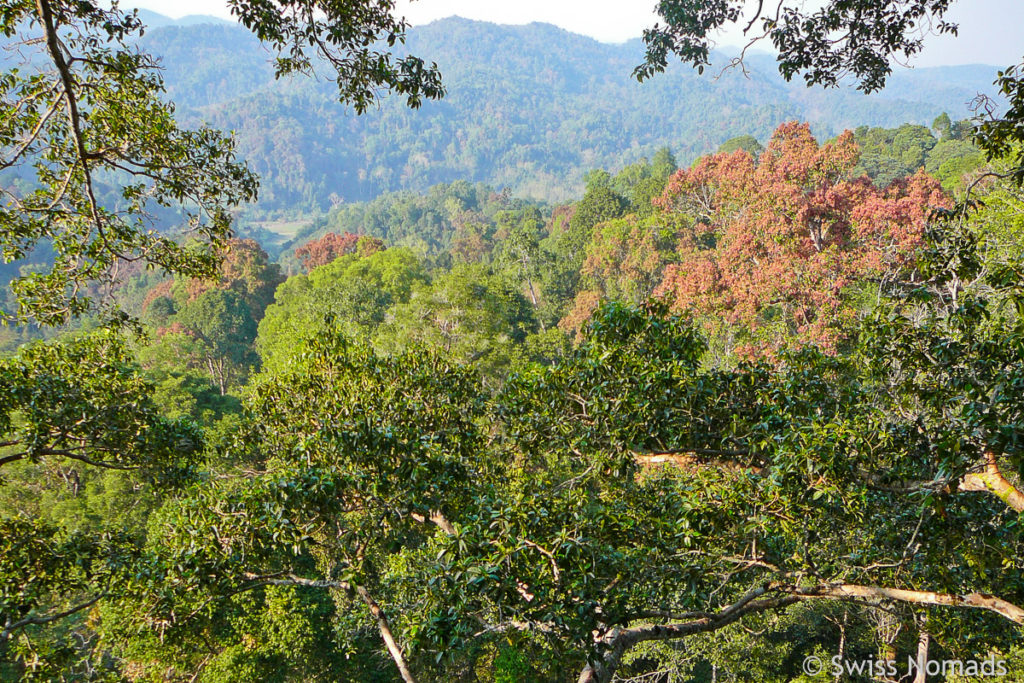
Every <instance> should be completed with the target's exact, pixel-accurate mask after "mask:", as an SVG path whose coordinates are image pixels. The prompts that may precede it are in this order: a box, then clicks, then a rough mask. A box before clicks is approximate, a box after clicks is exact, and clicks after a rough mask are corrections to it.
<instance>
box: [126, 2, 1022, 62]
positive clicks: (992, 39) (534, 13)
mask: <svg viewBox="0 0 1024 683" xmlns="http://www.w3.org/2000/svg"><path fill="white" fill-rule="evenodd" d="M397 1H398V11H399V12H400V13H402V14H404V15H405V16H406V18H408V19H409V21H410V22H411V23H412V24H413V25H417V24H426V23H429V22H431V21H433V20H435V19H441V18H443V17H449V16H452V15H458V16H460V17H466V18H468V19H480V20H484V21H493V22H496V23H500V24H527V23H530V22H533V21H541V22H546V23H550V24H555V25H556V26H560V27H562V28H564V29H567V30H569V31H572V32H574V33H582V34H584V35H588V36H591V37H593V38H596V39H597V40H600V41H603V42H609V43H618V42H623V41H625V40H629V39H630V38H636V37H638V36H640V34H641V33H642V31H643V29H644V28H645V27H647V26H651V25H653V23H654V22H655V20H656V17H655V15H654V11H653V7H654V4H655V3H654V2H653V0H652V1H650V2H642V1H641V2H637V0H515V2H509V1H508V0H416V1H415V2H410V1H409V0H397ZM121 6H122V7H144V8H146V9H150V10H153V11H155V12H159V13H161V14H164V15H167V16H170V17H174V18H179V17H182V16H185V15H188V14H208V15H213V16H218V17H222V18H230V17H231V15H230V13H229V12H228V11H227V7H226V4H225V3H224V2H223V0H136V1H134V2H133V1H130V0H122V2H121ZM752 6H753V5H752V3H751V7H752ZM947 18H948V19H949V20H951V21H954V22H957V23H959V24H960V34H959V36H956V37H949V36H932V37H930V39H929V40H928V41H927V42H926V48H925V50H924V52H923V53H922V54H921V55H919V56H918V57H917V58H915V60H914V61H913V62H912V64H915V65H918V66H938V65H947V64H976V63H981V64H994V65H997V66H1009V65H1010V64H1016V63H1019V62H1020V61H1021V59H1022V58H1024V31H1022V30H1021V27H1024V1H1022V0H959V2H956V3H955V4H954V5H953V9H952V10H951V11H950V12H949V14H948V15H947ZM741 38H742V36H741V35H739V32H738V31H733V32H731V33H729V34H726V35H724V36H722V37H721V38H720V39H719V45H720V46H722V47H725V46H729V45H737V44H741V43H742V40H741Z"/></svg>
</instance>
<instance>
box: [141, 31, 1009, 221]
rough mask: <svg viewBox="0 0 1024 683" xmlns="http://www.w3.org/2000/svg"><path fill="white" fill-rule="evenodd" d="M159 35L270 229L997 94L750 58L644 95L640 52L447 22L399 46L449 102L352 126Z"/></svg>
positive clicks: (180, 89) (923, 114) (184, 34)
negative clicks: (445, 187) (222, 137)
mask: <svg viewBox="0 0 1024 683" xmlns="http://www.w3.org/2000/svg"><path fill="white" fill-rule="evenodd" d="M146 14H147V15H149V14H151V13H146ZM156 17H157V20H156V21H154V22H152V23H153V25H154V26H155V28H153V29H152V30H150V31H147V33H146V35H145V37H144V38H143V43H144V45H145V47H146V48H147V49H148V50H149V51H151V52H153V53H154V54H156V55H158V56H161V57H162V60H163V65H164V67H165V69H166V73H165V77H166V80H167V84H168V89H169V94H170V97H171V98H172V99H173V100H174V101H175V102H176V103H177V104H178V111H179V115H180V116H181V117H183V118H185V119H186V120H192V121H198V120H200V119H204V120H207V121H208V122H210V123H212V124H214V125H216V126H219V127H222V128H225V129H233V130H235V131H237V134H238V142H239V148H240V150H241V152H242V153H243V155H244V156H245V157H246V158H247V159H248V160H249V161H250V162H251V164H252V166H253V167H254V168H255V170H256V171H258V172H259V173H260V174H261V176H262V178H263V183H262V187H261V201H260V204H259V206H258V207H257V212H258V213H260V212H261V213H263V214H268V215H269V214H286V213H295V212H309V211H312V210H324V209H326V208H328V207H329V206H330V205H331V202H332V200H333V202H335V203H337V202H338V201H353V200H362V199H370V198H373V197H375V196H378V195H379V194H381V193H382V192H387V191H394V190H401V189H411V190H417V191H421V190H424V189H425V188H427V187H428V186H431V185H434V184H436V183H441V182H451V181H454V180H458V179H465V180H468V181H470V182H485V183H488V184H490V185H492V186H495V187H508V188H510V189H511V190H512V192H513V193H515V194H519V195H522V196H527V197H531V198H536V199H544V200H563V199H566V198H569V197H573V196H576V195H577V194H578V193H579V191H580V189H581V187H582V176H583V173H584V172H585V171H586V170H588V169H590V168H595V167H604V168H609V169H616V168H619V167H621V166H623V165H625V164H627V163H631V162H633V161H635V160H637V159H639V158H640V157H643V156H650V155H652V154H653V153H654V152H655V151H656V150H657V149H658V148H660V147H662V146H668V147H670V148H671V149H672V151H673V152H674V153H675V154H676V156H677V157H678V159H679V160H680V162H681V163H686V162H688V161H690V160H692V159H693V158H695V157H696V156H698V155H700V154H703V153H706V152H709V151H712V150H714V149H715V148H716V147H717V146H718V145H719V144H720V143H721V142H723V141H724V140H726V139H728V138H731V137H733V136H736V135H741V134H750V135H754V136H755V137H757V138H758V139H760V140H761V141H764V140H765V139H766V138H767V136H768V135H769V133H770V132H771V130H772V129H774V128H775V127H776V126H777V125H778V124H779V123H780V122H782V121H785V120H790V119H801V120H807V121H810V122H811V123H812V125H813V127H814V130H815V132H816V133H817V134H818V135H819V136H831V135H834V134H836V133H838V132H840V131H841V130H843V129H844V128H852V127H856V126H858V125H864V124H867V125H872V126H896V125H899V124H901V123H904V122H914V123H921V124H925V125H929V124H930V123H931V122H932V120H933V119H934V118H935V117H936V116H937V115H939V114H940V113H942V112H943V111H947V112H949V114H950V115H951V116H952V117H953V118H962V117H965V116H967V115H968V113H969V112H968V109H967V103H968V101H969V100H970V99H972V98H973V97H974V96H975V95H976V94H977V93H978V92H979V91H984V92H991V91H992V86H991V82H992V80H993V78H994V76H995V72H996V68H995V67H988V66H965V67H942V68H920V69H913V70H899V71H897V73H896V74H894V76H893V77H892V79H891V82H890V85H889V87H888V88H887V89H886V90H885V91H884V92H882V93H879V94H876V95H872V96H864V95H862V94H861V93H858V92H856V91H854V90H852V89H848V88H847V89H832V90H823V89H808V88H806V87H804V85H803V83H802V82H793V83H786V82H785V81H783V80H782V79H781V77H780V76H779V75H778V73H777V71H776V69H775V65H774V62H773V60H772V58H771V57H769V56H766V55H753V56H752V57H750V59H749V71H750V73H749V78H748V77H745V76H744V75H743V74H742V73H740V72H739V71H738V70H731V71H728V72H726V73H725V74H723V75H722V76H721V77H720V78H718V79H717V80H716V79H715V78H714V77H713V75H712V74H705V75H704V76H698V75H697V74H696V73H695V72H694V71H693V70H692V69H690V68H688V67H685V66H684V65H681V64H676V65H673V66H672V67H671V68H670V69H669V70H668V72H667V73H666V74H663V75H660V76H658V77H656V78H654V79H652V80H650V81H648V82H646V83H643V84H639V83H637V82H636V81H635V80H633V78H632V76H631V72H632V69H633V67H634V66H636V65H637V64H638V63H639V62H640V60H641V55H642V50H643V47H642V44H641V43H640V41H639V40H634V41H631V42H628V43H625V44H619V45H610V44H605V43H600V42H598V41H595V40H593V39H591V38H587V37H584V36H580V35H576V34H573V33H570V32H568V31H564V30H562V29H559V28H557V27H554V26H551V25H547V24H530V25H527V26H499V25H495V24H490V23H485V22H477V21H469V20H466V19H459V18H451V19H445V20H441V21H437V22H434V23H431V24H429V25H426V26H422V27H419V28H414V29H413V30H411V31H410V33H409V39H408V50H409V51H410V52H412V53H413V54H416V55H419V56H422V57H424V58H426V59H428V60H433V61H437V62H438V64H439V66H440V67H441V70H442V73H443V75H444V79H445V83H446V84H447V87H448V96H447V97H446V98H445V99H444V100H442V101H440V102H428V103H425V104H424V105H423V107H422V109H420V110H419V111H411V110H409V109H407V108H406V106H405V104H404V102H403V101H402V100H401V99H400V98H390V99H387V100H386V101H384V102H383V103H382V104H381V106H380V107H379V108H378V109H376V110H374V111H371V112H369V113H368V114H366V115H364V116H361V117H357V116H355V115H354V113H352V112H351V111H350V110H346V108H344V107H342V106H341V105H339V104H338V103H337V102H336V101H335V97H334V91H333V86H332V81H331V80H330V79H328V78H324V79H320V80H319V81H317V80H311V79H304V78H289V79H284V80H282V81H275V80H274V76H273V67H272V64H271V63H270V61H271V57H272V55H271V54H270V52H269V51H268V50H267V49H265V48H264V47H262V46H261V45H260V44H259V43H258V41H257V40H256V39H255V38H254V37H253V36H252V35H251V34H249V33H248V32H247V31H246V30H245V29H243V28H241V27H239V26H236V25H234V24H232V23H230V22H224V21H221V20H217V19H214V18H212V17H207V18H204V19H209V20H210V22H206V23H196V21H194V20H193V19H190V20H189V21H185V20H179V21H177V22H173V24H169V23H167V22H170V21H171V20H167V18H166V17H163V18H160V17H159V15H156ZM162 20H166V21H164V22H163V23H160V22H161V21H162ZM709 71H710V70H709Z"/></svg>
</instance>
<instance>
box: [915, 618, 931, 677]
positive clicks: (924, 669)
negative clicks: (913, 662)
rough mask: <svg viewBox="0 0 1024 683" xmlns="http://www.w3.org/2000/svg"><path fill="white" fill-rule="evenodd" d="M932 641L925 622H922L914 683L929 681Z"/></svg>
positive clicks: (918, 638) (918, 639)
mask: <svg viewBox="0 0 1024 683" xmlns="http://www.w3.org/2000/svg"><path fill="white" fill-rule="evenodd" d="M930 643H931V636H930V635H928V631H926V630H924V622H923V621H922V622H921V629H920V631H919V632H918V636H917V671H915V672H914V683H927V681H928V646H929V644H930Z"/></svg>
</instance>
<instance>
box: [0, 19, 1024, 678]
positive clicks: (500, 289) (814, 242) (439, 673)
mask: <svg viewBox="0 0 1024 683" xmlns="http://www.w3.org/2000/svg"><path fill="white" fill-rule="evenodd" d="M741 4H742V3H738V2H718V3H715V2H703V1H698V0H665V1H663V2H661V3H660V4H659V13H660V15H661V17H662V19H663V20H664V21H665V22H667V23H666V25H665V26H663V27H660V28H659V27H655V28H654V29H652V30H651V31H650V32H648V34H647V35H646V36H645V38H646V41H647V45H648V62H647V67H644V66H641V67H640V70H639V71H638V74H637V75H639V76H642V77H644V78H646V77H648V76H652V75H653V74H654V73H655V72H656V71H658V70H659V68H661V67H664V66H665V60H666V59H667V56H668V55H669V54H676V55H677V56H679V57H682V58H683V59H684V60H686V61H689V62H690V63H692V64H694V65H695V66H698V67H700V66H702V65H706V64H705V62H706V60H707V50H706V42H704V41H705V40H706V36H707V32H708V31H710V30H712V29H713V28H715V27H716V26H719V25H721V24H722V23H723V22H736V21H739V20H740V17H741V12H740V5H741ZM949 4H950V3H949V2H944V1H939V0H928V1H926V0H913V1H908V2H904V1H899V2H896V1H890V2H869V3H849V2H840V1H838V0H837V1H836V2H830V3H825V4H824V5H823V6H822V8H821V9H820V10H813V11H807V13H801V12H803V11H802V10H799V9H798V8H796V7H795V5H794V7H790V3H787V2H782V3H780V4H779V5H778V12H779V18H778V19H771V18H769V17H768V16H767V15H765V16H763V17H760V16H755V17H754V20H753V21H751V26H755V25H756V24H757V23H758V21H760V22H762V24H763V26H762V28H763V29H764V31H765V32H766V34H767V35H768V37H769V38H770V39H771V40H772V41H773V42H774V43H775V44H776V46H777V47H779V49H780V61H779V68H780V69H781V71H782V73H783V75H784V76H786V77H789V76H793V75H797V74H800V75H802V76H803V77H804V78H805V80H807V82H808V83H812V84H814V83H817V84H826V85H828V84H831V83H833V82H834V80H835V79H838V78H839V77H840V76H842V75H843V73H844V72H845V71H847V70H849V71H850V72H851V73H852V75H853V76H855V77H856V78H858V79H859V83H860V85H861V87H862V88H863V89H865V90H874V89H877V87H879V86H880V85H881V83H882V81H883V80H884V79H885V78H886V77H887V76H888V74H889V66H888V64H889V62H888V58H889V57H891V56H892V55H894V54H895V55H910V54H913V53H914V52H916V51H917V50H918V49H919V47H920V43H919V41H918V37H917V24H916V22H917V21H918V20H920V19H924V18H931V19H933V20H935V21H937V22H940V21H941V20H942V17H943V15H944V13H945V11H946V9H947V7H948V5H949ZM231 7H232V9H233V11H234V13H235V15H236V16H237V17H238V18H239V20H240V22H241V23H242V24H243V25H244V26H245V27H246V28H247V29H249V30H251V31H252V32H253V33H254V34H255V36H256V37H257V38H258V39H259V40H260V41H262V42H263V43H264V44H266V45H267V46H268V47H269V48H270V49H271V50H272V51H273V52H274V53H275V54H276V57H275V62H274V68H275V69H276V71H277V72H278V74H279V75H286V74H289V73H293V72H294V73H297V74H302V73H305V72H308V71H309V70H310V69H311V68H313V66H314V64H315V63H318V60H326V62H328V63H330V64H331V65H332V66H333V67H334V70H333V75H334V77H333V78H332V80H333V81H334V86H336V88H337V92H336V93H335V95H336V96H337V97H338V98H339V99H341V100H343V101H346V102H349V103H350V104H351V105H352V106H353V107H354V108H355V109H357V110H362V109H365V108H367V107H368V106H369V105H370V104H372V103H373V102H374V101H375V100H376V98H377V97H378V95H379V94H382V93H383V92H384V91H392V92H394V93H396V94H398V95H400V96H402V97H403V98H404V101H405V104H406V105H409V106H410V107H411V108H413V109H414V108H416V107H417V105H419V104H420V103H421V101H422V99H423V98H427V99H429V98H432V97H438V96H441V95H442V94H443V88H442V86H441V83H440V81H439V80H438V78H439V75H438V73H437V70H436V69H435V68H434V67H433V66H430V67H428V66H426V62H424V61H422V60H421V58H419V57H399V56H397V55H398V53H395V52H392V51H387V50H385V49H384V48H383V45H385V44H386V45H389V46H390V47H398V46H400V44H401V43H402V39H403V36H404V30H405V24H404V22H402V21H400V20H397V19H395V18H394V16H393V13H392V10H393V9H394V5H393V3H391V2H390V1H388V0H381V1H377V0H368V1H363V0H360V1H359V2H354V3H346V4H343V5H338V4H337V3H330V2H311V1H310V2H307V1H305V0H296V1H295V2H289V3H284V4H281V5H274V6H271V5H269V4H267V3H259V2H248V1H245V0H237V1H233V2H232V3H231ZM4 10H5V11H4V12H0V28H2V31H3V33H4V35H5V36H6V37H7V38H11V39H17V40H23V41H26V42H25V43H24V45H23V47H24V48H25V49H26V50H30V49H31V50H37V54H36V55H35V57H34V61H32V60H30V61H28V62H26V65H24V67H23V69H24V70H14V69H9V70H7V71H5V72H4V73H3V75H2V76H0V93H2V95H3V97H4V98H5V104H8V103H9V104H10V106H7V107H5V108H4V109H3V113H2V114H0V149H2V150H3V152H2V153H3V157H2V164H3V165H4V167H5V169H6V168H8V167H9V168H13V167H15V166H19V167H24V169H26V170H27V171H28V172H29V177H30V178H34V180H31V181H26V182H20V183H8V182H7V181H4V183H3V184H2V185H0V188H2V191H3V193H4V194H3V197H4V202H5V203H4V205H3V208H2V212H3V213H0V220H2V221H3V223H2V225H3V233H2V241H0V245H2V247H3V250H4V259H5V261H7V262H9V265H11V266H24V269H23V270H20V271H19V272H18V273H17V276H16V277H14V279H13V280H12V281H11V284H10V293H9V296H8V301H9V302H11V303H13V304H14V307H13V308H11V310H10V311H8V313H7V314H6V319H7V322H16V321H20V322H22V323H32V324H31V325H23V326H21V327H20V328H17V331H16V332H14V333H12V334H11V335H10V336H8V337H7V338H6V342H7V345H8V346H9V350H8V351H7V352H5V353H4V354H3V355H2V356H0V678H3V679H5V680H8V679H10V680H67V681H115V680H131V681H208V682H226V681H263V680H266V681H298V680H301V681H399V680H400V681H404V682H405V683H413V682H414V681H434V680H436V681H466V682H467V683H468V682H469V681H481V680H485V681H495V682H498V681H501V682H507V681H537V682H546V681H551V682H554V681H566V680H576V681H579V682H580V683H611V681H637V682H639V681H665V682H670V681H691V680H692V681H698V680H700V681H704V680H710V681H717V680H719V679H720V678H721V679H723V680H724V679H729V680H752V681H753V680H761V681H778V682H780V683H781V682H782V681H801V682H806V681H809V680H820V679H823V678H831V679H832V680H839V679H842V678H843V676H842V673H843V672H842V671H840V672H839V674H835V673H833V671H832V670H831V669H825V670H820V671H819V672H817V673H818V674H820V675H816V674H815V672H813V671H808V670H807V668H806V664H804V663H805V662H808V661H818V662H819V663H820V662H822V661H825V662H832V661H833V658H837V659H836V660H835V661H840V662H858V661H868V660H870V661H873V662H892V663H893V665H894V666H895V665H896V664H897V663H898V664H899V665H900V667H901V671H903V672H904V673H908V671H907V667H906V666H903V665H904V663H906V664H907V665H908V666H909V664H910V663H914V664H915V665H916V666H918V667H921V666H927V664H928V663H929V662H943V661H960V662H961V663H963V662H975V663H978V662H982V661H986V662H988V661H991V662H993V666H995V665H996V663H998V665H999V666H1000V667H1002V669H1001V670H1005V671H1006V672H1007V673H1008V674H1009V675H1010V676H1011V678H1007V680H1013V677H1019V675H1020V673H1021V671H1024V668H1022V667H1024V648H1022V647H1021V642H1022V641H1021V629H1022V628H1024V564H1022V562H1024V561H1022V558H1024V537H1022V535H1021V529H1022V528H1024V527H1022V526H1021V523H1020V522H1021V514H1024V486H1022V483H1021V481H1022V477H1024V455H1022V451H1021V442H1022V438H1024V250H1022V249H1021V244H1022V243H1024V233H1022V230H1024V214H1022V207H1024V189H1022V186H1021V182H1020V180H1021V174H1020V152H1019V150H1020V145H1021V143H1022V142H1024V140H1021V139H1020V135H1019V119H1020V116H1019V113H1020V112H1019V111H1018V110H1019V109H1020V108H1021V106H1024V105H1022V104H1021V98H1020V88H1019V87H1018V86H1019V79H1018V73H1017V71H1016V70H1014V69H1010V70H1007V71H1005V72H1003V73H1002V74H1000V75H999V77H998V78H999V84H1000V87H1001V88H1002V89H1003V90H1004V92H1005V93H1006V95H1007V96H1008V99H1009V100H1010V106H1009V108H1008V109H1007V110H1005V111H996V110H991V111H988V112H987V113H986V115H985V116H984V117H983V118H982V119H980V120H978V121H975V122H964V121H954V120H952V119H951V118H950V117H949V116H948V115H946V116H944V117H941V116H940V117H939V118H938V119H936V120H935V121H934V123H933V125H932V126H931V128H927V127H924V126H920V125H914V124H907V125H903V126H900V127H898V128H890V129H884V128H871V127H867V126H865V127H862V128H858V129H856V130H851V131H846V132H843V133H841V134H839V135H837V136H835V137H833V138H831V139H825V138H822V139H818V138H816V137H815V136H814V134H813V133H812V130H811V127H810V126H809V125H808V124H806V123H801V122H798V121H789V122H786V123H783V124H782V125H780V126H778V127H777V128H776V129H775V130H774V132H773V133H772V134H771V136H770V137H765V138H764V139H763V140H759V139H757V138H754V137H752V136H740V137H738V138H734V139H732V140H727V141H726V142H725V144H724V145H723V146H722V148H721V149H720V150H719V151H718V152H717V153H714V154H709V155H705V156H703V157H700V158H698V159H697V160H696V161H695V162H694V163H693V164H684V165H682V166H680V162H679V160H678V159H677V158H676V156H675V155H674V154H673V152H672V151H671V149H668V148H664V149H657V150H653V151H652V152H651V154H650V155H648V156H646V157H642V158H640V159H638V160H637V161H635V162H634V163H630V164H628V165H625V166H622V167H620V168H614V169H600V168H597V169H594V168H590V169H586V170H585V171H582V170H581V177H582V178H583V180H584V185H585V187H584V191H583V193H582V196H581V197H579V198H578V199H577V200H575V201H571V202H567V203H564V204H558V205H550V204H546V203H543V202H538V201H532V200H528V199H523V198H517V197H514V196H512V194H511V193H510V192H509V191H507V190H504V189H498V188H493V187H490V186H487V185H485V184H473V183H470V182H467V181H455V182H452V183H447V184H442V185H436V186H434V187H433V188H431V189H430V190H429V191H428V192H426V193H425V194H414V193H411V192H399V193H393V194H384V195H381V196H380V197H378V198H376V199H373V200H372V201H368V202H365V203H348V204H346V203H340V202H339V203H338V205H337V206H335V207H334V209H333V210H332V211H331V213H329V214H328V215H327V216H326V217H323V218H321V219H320V220H319V221H315V222H313V223H312V224H311V225H310V226H309V227H308V228H306V229H303V230H300V231H299V233H298V234H297V236H296V237H295V238H294V240H293V241H290V242H288V243H285V244H281V243H278V244H275V245H274V247H275V249H276V251H277V252H278V253H276V254H274V256H275V257H279V258H276V259H275V258H274V257H272V256H271V254H270V253H268V251H267V249H266V248H265V245H261V244H260V243H259V242H258V241H256V240H254V239H248V238H245V237H240V236H238V235H236V234H235V233H234V231H233V229H232V225H233V224H232V220H233V217H234V215H235V214H234V212H235V211H236V209H237V207H238V205H239V204H240V203H242V202H244V201H247V200H249V199H252V198H253V197H254V196H255V194H256V191H257V187H258V185H257V178H256V176H255V174H254V173H253V171H252V169H250V168H249V167H248V166H247V164H246V162H245V161H244V160H243V158H242V157H241V156H239V154H238V153H237V152H236V150H235V147H234V140H233V138H231V137H230V136H228V135H225V134H222V133H220V132H218V131H217V130H215V129H213V128H206V127H199V128H190V127H187V126H183V125H179V124H178V123H177V122H176V120H175V111H174V108H173V106H171V105H170V104H168V103H167V102H166V101H165V100H164V99H162V90H161V79H160V74H159V71H158V70H156V69H155V64H154V63H153V62H152V61H151V59H150V58H149V57H148V56H147V55H146V54H145V53H144V52H141V51H140V50H138V49H137V44H136V43H135V42H134V39H130V36H134V35H137V34H138V33H140V32H141V31H142V30H143V26H142V25H141V23H140V22H139V20H138V17H137V15H135V14H133V13H125V12H122V11H120V10H118V9H117V8H116V7H115V8H113V9H110V8H106V7H100V6H97V5H94V4H92V3H89V2H75V3H64V2H61V1H59V0H37V2H36V3H34V4H33V3H27V2H14V3H8V5H7V6H5V7H4ZM759 12H760V10H759ZM745 20H746V21H750V19H749V18H746V19H745ZM937 26H938V30H939V31H940V32H949V31H953V30H954V27H952V26H950V25H947V24H941V23H940V24H938V25H937ZM882 27H885V28H887V29H889V31H888V32H884V33H880V31H879V29H881V28H882ZM840 28H842V29H845V30H847V31H848V34H847V36H848V37H847V38H846V39H844V40H839V41H832V40H829V36H830V35H831V32H832V31H835V30H838V29H840ZM334 86H332V87H334ZM641 87H646V86H641ZM410 115H411V116H415V115H416V113H415V112H413V113H411V114H410ZM5 177H6V176H5ZM165 211H166V212H169V214H168V215H172V216H174V215H176V216H177V218H176V219H174V220H173V221H172V222H173V223H174V224H175V225H177V229H176V230H163V231H161V230H158V229H156V225H157V223H156V221H157V216H156V214H158V213H160V212H165ZM30 256H31V258H32V259H33V261H31V262H29V261H26V260H24V259H26V258H27V257H30ZM36 259H37V260H38V264H37V265H35V266H30V265H29V264H30V263H34V262H35V260H36ZM22 342H24V343H22ZM946 673H948V672H943V675H945V674H946ZM960 673H964V672H955V674H956V675H951V676H948V677H947V679H948V680H950V681H952V680H962V679H963V678H964V676H967V677H968V679H970V675H969V674H967V673H964V676H959V677H957V676H958V675H959V674H960ZM847 678H848V679H849V680H853V679H854V677H853V676H847ZM974 678H977V677H974Z"/></svg>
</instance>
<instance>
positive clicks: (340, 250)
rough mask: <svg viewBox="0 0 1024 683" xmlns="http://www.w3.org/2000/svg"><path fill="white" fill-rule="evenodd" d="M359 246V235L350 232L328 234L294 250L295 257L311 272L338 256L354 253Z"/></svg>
mask: <svg viewBox="0 0 1024 683" xmlns="http://www.w3.org/2000/svg"><path fill="white" fill-rule="evenodd" d="M358 244H359V235H355V234H353V233H351V232H345V233H342V234H340V235H339V234H337V233H334V232H329V233H327V234H326V235H324V236H323V237H321V238H320V239H318V240H313V241H312V242H307V243H306V244H304V245H302V246H301V247H299V248H298V249H296V250H295V255H296V256H298V257H299V260H300V261H302V266H303V267H304V268H305V269H306V270H307V271H310V270H313V269H314V268H316V267H317V266H323V265H326V264H328V263H330V262H331V261H333V260H334V259H336V258H338V257H339V256H344V255H345V254H354V253H356V246H357V245H358Z"/></svg>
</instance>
